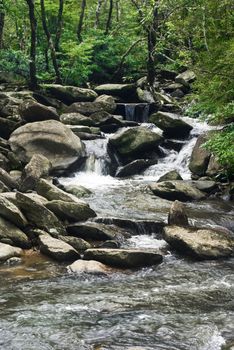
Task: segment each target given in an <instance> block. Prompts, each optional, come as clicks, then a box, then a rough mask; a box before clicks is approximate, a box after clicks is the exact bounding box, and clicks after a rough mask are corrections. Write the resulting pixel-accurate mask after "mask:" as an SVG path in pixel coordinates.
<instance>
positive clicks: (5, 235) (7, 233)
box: [0, 217, 30, 248]
mask: <svg viewBox="0 0 234 350" xmlns="http://www.w3.org/2000/svg"><path fill="white" fill-rule="evenodd" d="M0 242H2V243H6V244H10V245H13V246H17V247H20V248H30V242H29V240H28V237H27V236H26V234H25V233H24V232H23V231H21V230H20V229H19V228H18V227H16V226H15V225H14V224H12V223H11V222H9V221H8V220H6V219H4V218H2V217H0Z"/></svg>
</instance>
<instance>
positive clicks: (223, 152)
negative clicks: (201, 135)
mask: <svg viewBox="0 0 234 350" xmlns="http://www.w3.org/2000/svg"><path fill="white" fill-rule="evenodd" d="M205 147H207V148H208V149H209V150H210V151H211V152H212V153H214V154H215V155H216V156H217V158H218V160H219V162H220V164H222V165H223V166H224V167H225V169H226V170H227V173H228V175H229V176H232V175H233V174H234V156H233V155H234V125H232V126H229V127H227V128H225V129H224V130H223V131H222V132H217V133H216V134H215V135H214V136H213V137H212V138H211V139H210V140H209V141H208V142H206V144H205Z"/></svg>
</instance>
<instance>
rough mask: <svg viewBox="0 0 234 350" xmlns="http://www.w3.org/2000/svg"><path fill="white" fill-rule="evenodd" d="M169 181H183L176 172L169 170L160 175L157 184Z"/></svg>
mask: <svg viewBox="0 0 234 350" xmlns="http://www.w3.org/2000/svg"><path fill="white" fill-rule="evenodd" d="M171 180H172V181H173V180H183V179H182V177H181V175H180V174H179V172H178V171H177V170H171V171H169V172H167V173H166V174H164V175H162V176H161V177H160V178H159V179H158V181H157V182H162V181H171Z"/></svg>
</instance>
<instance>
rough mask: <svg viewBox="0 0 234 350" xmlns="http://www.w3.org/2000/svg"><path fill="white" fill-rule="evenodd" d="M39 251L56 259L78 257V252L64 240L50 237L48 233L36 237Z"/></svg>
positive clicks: (73, 258)
mask: <svg viewBox="0 0 234 350" xmlns="http://www.w3.org/2000/svg"><path fill="white" fill-rule="evenodd" d="M38 241H39V246H40V252H41V253H43V254H45V255H48V256H49V257H51V258H52V259H55V260H57V261H74V260H76V259H79V258H80V255H79V253H78V252H77V251H76V250H75V249H74V248H73V247H72V246H71V245H69V244H67V243H66V242H63V241H61V240H60V239H56V238H53V237H51V236H50V235H41V236H39V238H38Z"/></svg>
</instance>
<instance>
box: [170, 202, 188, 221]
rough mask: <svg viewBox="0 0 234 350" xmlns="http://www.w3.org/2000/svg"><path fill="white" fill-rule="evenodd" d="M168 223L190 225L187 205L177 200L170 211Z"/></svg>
mask: <svg viewBox="0 0 234 350" xmlns="http://www.w3.org/2000/svg"><path fill="white" fill-rule="evenodd" d="M168 225H177V226H188V225H189V222H188V216H187V214H186V211H185V206H184V205H183V203H180V202H179V201H175V202H174V203H173V204H172V206H171V208H170V211H169V215H168Z"/></svg>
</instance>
